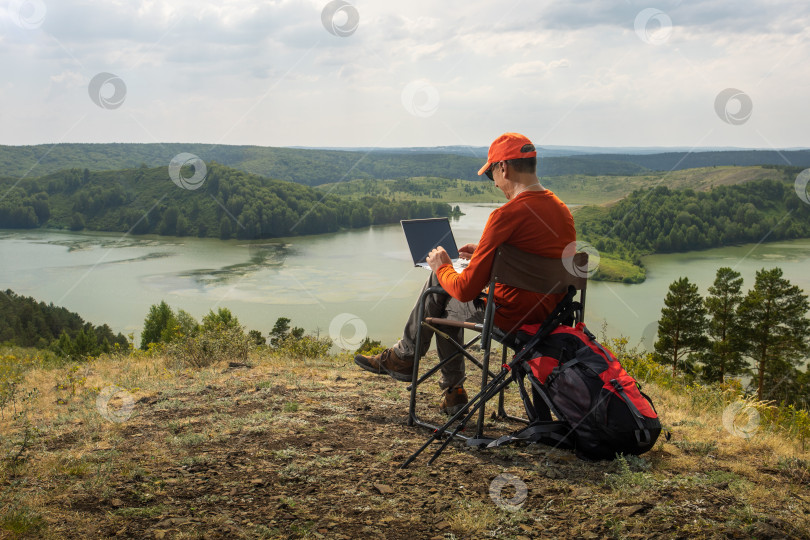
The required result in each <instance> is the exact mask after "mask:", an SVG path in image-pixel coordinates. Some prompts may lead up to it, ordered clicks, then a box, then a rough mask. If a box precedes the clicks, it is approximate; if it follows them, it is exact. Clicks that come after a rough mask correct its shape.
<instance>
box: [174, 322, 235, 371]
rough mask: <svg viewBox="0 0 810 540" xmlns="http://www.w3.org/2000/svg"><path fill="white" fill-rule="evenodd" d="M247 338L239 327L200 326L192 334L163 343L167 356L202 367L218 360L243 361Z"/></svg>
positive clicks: (220, 325) (189, 364)
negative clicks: (165, 344) (197, 330)
mask: <svg viewBox="0 0 810 540" xmlns="http://www.w3.org/2000/svg"><path fill="white" fill-rule="evenodd" d="M249 350H250V339H249V338H248V336H247V335H246V334H245V333H244V332H243V330H242V327H240V326H226V325H223V324H217V325H212V324H209V325H203V327H202V328H201V329H200V331H199V332H198V333H197V334H196V335H192V336H188V337H186V338H185V339H182V340H178V341H175V342H173V343H171V344H169V345H168V346H167V351H166V352H167V353H168V355H169V356H170V357H172V358H174V359H177V360H179V361H181V362H182V363H183V364H185V365H187V366H189V367H195V368H202V367H208V366H210V365H213V364H216V363H218V362H222V361H240V362H244V361H246V360H247V356H248V351H249Z"/></svg>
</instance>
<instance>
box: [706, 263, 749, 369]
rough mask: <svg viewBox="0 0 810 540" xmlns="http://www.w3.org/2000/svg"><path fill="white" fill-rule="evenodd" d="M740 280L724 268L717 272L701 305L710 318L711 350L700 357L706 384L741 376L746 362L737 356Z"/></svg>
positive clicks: (737, 273) (734, 273) (739, 343)
mask: <svg viewBox="0 0 810 540" xmlns="http://www.w3.org/2000/svg"><path fill="white" fill-rule="evenodd" d="M742 283H743V279H742V277H741V276H740V273H739V272H735V271H734V270H732V269H731V268H729V267H727V266H724V267H723V268H720V269H718V270H717V275H716V276H715V279H714V284H713V285H712V286H711V287H709V296H707V297H706V299H705V301H704V305H705V306H706V311H707V312H708V314H709V324H708V334H709V338H710V340H711V345H710V347H711V348H710V350H709V351H708V352H707V354H706V355H705V356H704V357H703V376H704V378H705V379H706V380H708V381H719V382H723V381H724V380H725V377H726V375H740V374H742V373H745V371H746V366H747V364H746V362H745V360H744V359H743V357H742V354H741V353H740V349H741V342H740V339H739V329H738V328H737V326H738V325H737V307H738V306H739V304H740V302H741V301H742V298H743V295H742V293H741V292H740V290H741V288H742Z"/></svg>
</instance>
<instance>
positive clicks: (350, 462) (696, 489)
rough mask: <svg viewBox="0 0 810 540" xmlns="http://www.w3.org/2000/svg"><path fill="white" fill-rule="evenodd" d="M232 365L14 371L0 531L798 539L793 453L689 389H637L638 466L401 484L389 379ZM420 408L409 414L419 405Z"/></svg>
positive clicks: (121, 362)
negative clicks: (19, 378)
mask: <svg viewBox="0 0 810 540" xmlns="http://www.w3.org/2000/svg"><path fill="white" fill-rule="evenodd" d="M248 364H249V366H248V367H237V368H231V367H228V365H227V364H218V365H214V366H210V367H207V368H203V369H199V370H188V369H170V368H169V367H167V362H166V359H165V358H163V357H161V356H148V355H141V354H139V355H135V356H132V357H128V358H100V359H98V360H96V361H93V362H92V363H89V364H87V365H83V366H81V367H80V372H79V374H80V375H81V378H83V379H84V380H83V382H82V384H80V385H78V386H77V387H76V390H75V394H71V393H70V392H66V391H65V390H64V389H60V388H59V381H62V380H64V379H65V377H67V375H68V374H69V373H70V372H71V371H70V370H71V368H72V366H63V367H58V368H53V367H51V368H48V367H35V368H33V369H31V370H30V371H28V372H27V373H26V374H25V379H24V383H23V386H24V388H25V389H29V390H30V389H33V388H37V389H38V390H39V395H38V396H37V397H35V398H34V399H33V400H32V401H31V402H29V403H27V404H25V408H26V414H25V420H26V421H27V424H28V425H30V426H34V427H36V428H37V432H36V434H35V435H34V438H33V441H32V442H31V443H30V444H29V445H28V446H27V448H25V449H24V450H23V452H22V454H21V457H20V459H19V460H17V461H16V462H13V463H12V462H11V461H9V460H8V459H7V458H8V456H9V455H11V454H13V453H14V452H16V451H17V450H18V448H19V444H20V441H21V437H22V435H23V434H24V430H25V426H26V423H25V422H22V421H21V419H20V418H17V419H12V418H11V417H10V416H9V415H6V418H5V419H4V420H2V421H0V435H1V436H2V448H0V451H1V452H2V454H1V455H0V457H3V458H6V459H4V461H3V465H2V468H1V469H0V485H2V495H0V535H6V536H11V537H26V536H27V537H53V538H62V537H83V538H88V537H96V536H111V535H115V534H116V533H118V532H120V531H123V532H121V534H122V535H124V536H144V535H147V536H150V537H159V536H160V535H161V534H165V535H167V537H177V538H201V537H205V536H207V537H223V538H225V537H227V538H234V537H236V538H254V537H265V538H286V537H318V536H320V537H328V538H340V537H347V538H348V537H356V536H364V535H365V536H373V537H389V538H410V537H422V536H428V537H429V536H437V535H439V536H441V535H445V534H448V533H450V534H452V535H455V537H457V538H473V537H475V538H477V537H485V536H493V535H494V536H498V537H507V538H509V537H511V538H518V537H521V536H525V537H533V536H535V534H533V532H532V531H535V532H536V531H539V530H542V531H544V532H545V533H546V534H547V535H548V536H549V537H560V538H569V537H573V536H582V537H594V538H596V537H605V536H609V537H617V538H619V537H625V536H632V535H633V534H647V533H648V532H656V531H657V532H659V533H660V534H665V535H676V536H678V535H680V536H694V537H698V538H700V537H713V536H717V537H721V536H734V535H741V536H749V537H751V536H758V537H768V536H780V535H781V536H797V535H798V536H801V535H805V536H807V535H810V465H809V464H810V453H808V452H807V451H805V450H803V449H802V448H801V444H800V443H799V442H798V441H796V440H793V439H790V438H789V437H787V436H786V435H785V434H784V433H783V432H782V431H781V430H779V429H776V428H773V427H772V426H768V425H764V424H763V425H761V426H759V429H758V431H757V433H756V434H755V435H754V436H753V437H752V438H750V439H745V438H741V437H738V436H734V435H733V434H731V433H730V432H729V431H728V430H727V429H726V428H725V427H724V425H723V421H722V417H721V410H719V409H718V408H717V407H714V406H711V407H710V406H706V404H705V401H701V399H698V398H696V397H695V396H696V394H695V393H694V392H692V393H690V392H684V391H680V390H677V389H667V388H664V387H660V386H655V385H653V384H648V385H646V386H645V391H646V392H647V393H648V394H650V395H651V397H652V398H653V400H654V401H655V403H656V406H657V408H658V410H659V412H660V413H661V418H662V421H663V422H664V424H665V425H666V426H667V428H668V429H670V430H671V431H672V439H671V440H670V441H669V442H667V441H665V440H664V439H663V437H662V438H661V440H660V442H659V443H658V444H657V445H656V448H655V450H653V451H652V452H650V453H649V454H647V455H645V456H642V457H640V458H635V457H633V458H627V459H625V460H619V461H617V462H613V463H605V462H602V463H586V462H582V461H579V460H577V459H575V458H574V457H573V456H572V455H571V454H570V453H568V452H559V451H549V450H548V449H547V448H545V447H506V448H502V449H499V450H497V451H494V452H493V451H472V450H469V449H466V448H465V447H463V446H460V445H450V447H448V450H447V451H446V453H445V454H444V455H443V456H442V457H441V458H440V460H439V461H438V466H434V467H428V466H427V465H426V461H427V456H426V455H425V456H423V457H422V458H420V459H419V460H417V462H416V463H414V465H412V467H411V468H410V469H408V470H406V471H401V470H399V469H398V468H397V466H398V464H399V463H401V462H402V461H403V460H404V459H405V457H407V456H408V455H409V454H410V453H411V452H412V451H414V450H415V449H416V448H418V447H419V445H420V444H421V441H423V440H424V438H425V437H426V436H427V434H426V433H425V432H424V431H422V430H418V429H414V428H409V427H407V426H405V425H404V422H403V419H404V417H405V413H406V407H407V395H408V394H407V392H406V391H405V387H404V385H400V384H399V383H396V382H394V381H392V380H390V379H387V378H382V377H375V376H374V375H371V374H367V373H365V372H360V371H358V370H356V369H355V368H354V367H353V365H351V363H350V361H349V359H348V358H325V359H320V360H300V359H291V358H276V357H272V356H268V355H265V354H261V353H258V354H257V353H254V354H253V355H252V356H251V357H250V358H249V362H248ZM475 384H476V383H475V381H474V377H472V376H471V380H470V382H469V386H470V388H474V385H475ZM110 386H118V387H120V388H123V389H124V390H125V391H126V392H127V393H128V394H120V395H118V396H116V397H115V398H114V400H113V401H112V402H111V405H110V407H109V408H110V409H111V410H113V411H121V410H122V409H121V408H120V407H121V406H125V405H126V400H125V399H122V396H123V397H126V396H127V395H128V396H131V397H132V400H133V402H134V408H133V410H132V414H131V416H129V417H128V418H126V419H124V421H120V422H114V421H110V420H108V419H106V418H104V417H103V416H102V415H101V414H100V413H99V409H98V408H97V403H96V399H97V396H98V395H99V393H100V392H101V391H102V390H103V389H104V388H107V387H110ZM513 394H514V393H513ZM513 394H512V395H510V400H509V403H508V407H509V408H511V410H513V411H517V410H518V408H519V406H520V405H519V403H518V401H517V398H516V397H515V396H514V395H513ZM421 399H422V400H423V401H424V402H425V414H428V411H429V409H430V408H431V401H430V400H431V396H429V395H422V396H421ZM706 399H709V398H706ZM488 429H489V430H491V431H492V432H500V433H503V432H506V431H507V430H509V429H514V425H510V424H505V423H501V422H495V421H492V422H490V424H489V428H488ZM504 472H509V473H511V474H514V475H516V476H517V477H519V478H520V479H522V481H523V482H525V483H526V485H527V488H528V497H527V499H526V502H525V505H524V506H523V508H522V509H521V510H519V511H517V512H512V511H509V510H508V509H504V508H502V507H499V506H498V505H496V504H495V503H494V502H493V501H492V499H490V497H489V486H490V482H491V481H492V480H493V479H494V478H495V477H497V476H498V475H499V474H502V473H504ZM379 486H383V487H379ZM777 486H778V488H777ZM389 489H390V492H389V491H388V490H389ZM507 497H508V495H507ZM172 520H180V521H172ZM182 520H188V521H187V522H184V521H182ZM712 531H713V532H712Z"/></svg>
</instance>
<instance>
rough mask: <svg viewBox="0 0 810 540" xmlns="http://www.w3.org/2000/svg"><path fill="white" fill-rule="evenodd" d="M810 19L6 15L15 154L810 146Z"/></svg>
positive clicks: (442, 8)
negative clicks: (174, 145)
mask: <svg viewBox="0 0 810 540" xmlns="http://www.w3.org/2000/svg"><path fill="white" fill-rule="evenodd" d="M808 59H810V3H808V2H807V0H745V1H744V2H740V1H729V0H700V1H698V0H694V1H689V0H660V1H657V0H652V1H648V0H643V1H636V0H616V1H609V0H565V1H563V0H557V1H537V0H517V1H515V0H504V1H502V2H491V1H490V2H485V1H481V0H464V1H457V0H444V1H441V2H436V1H435V0H431V1H428V0H410V1H408V2H390V1H383V0H351V1H345V0H332V1H330V2H327V1H324V0H318V1H308V0H279V1H262V0H216V1H211V0H105V1H104V2H98V1H94V2H90V1H87V0H0V61H2V72H3V76H2V78H0V144H4V145H28V144H53V143H60V142H96V143H107V142H143V143H153V142H189V143H192V142H194V143H211V144H252V145H261V146H334V147H354V146H361V147H365V146H372V147H400V146H438V145H470V146H486V145H488V144H489V143H490V142H491V141H492V140H493V139H494V138H495V137H496V136H497V135H499V134H500V133H502V132H505V131H518V132H522V133H524V134H526V135H527V136H529V137H530V138H531V139H532V140H533V141H534V142H535V143H536V144H538V145H572V146H680V147H689V148H693V147H694V148H700V147H711V146H736V147H747V148H792V147H803V148H807V147H808V146H810V142H808V129H807V126H808V120H810V107H808V105H807V100H808V96H809V95H810V69H808V68H807V64H808Z"/></svg>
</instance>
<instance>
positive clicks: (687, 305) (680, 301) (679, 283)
mask: <svg viewBox="0 0 810 540" xmlns="http://www.w3.org/2000/svg"><path fill="white" fill-rule="evenodd" d="M664 306H665V307H664V308H663V309H661V319H659V321H658V341H656V342H655V352H656V353H657V354H658V357H659V359H660V360H661V361H662V363H669V364H672V375H673V376H675V374H676V373H677V371H678V364H679V363H681V365H682V367H685V368H687V369H688V363H686V362H685V361H686V360H688V359H689V358H690V357H691V356H692V355H694V354H696V353H701V352H703V351H704V350H705V349H706V347H707V346H708V340H707V339H706V336H705V335H704V334H703V332H704V330H705V328H706V309H705V308H704V307H703V299H702V298H701V297H700V294H699V293H698V288H697V285H694V284H692V283H689V278H686V277H682V278H680V279H678V280H676V281H673V282H672V284H670V286H669V292H668V293H667V296H666V298H665V299H664Z"/></svg>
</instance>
